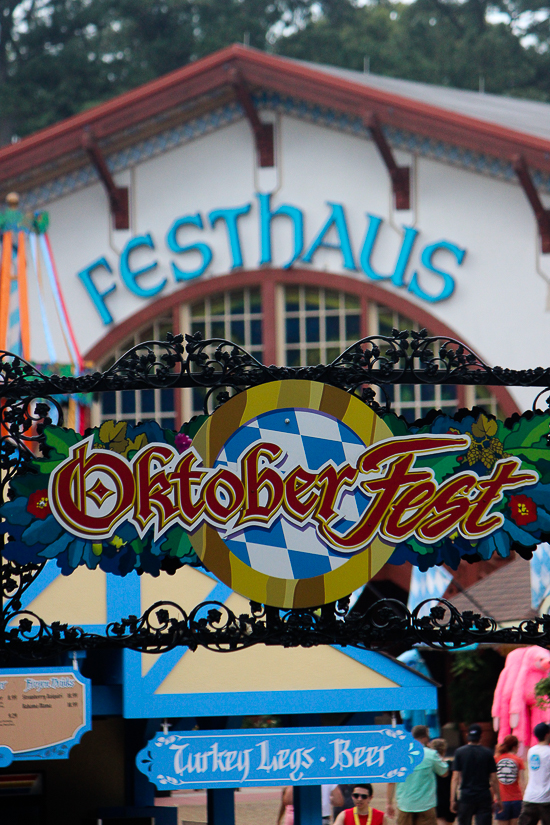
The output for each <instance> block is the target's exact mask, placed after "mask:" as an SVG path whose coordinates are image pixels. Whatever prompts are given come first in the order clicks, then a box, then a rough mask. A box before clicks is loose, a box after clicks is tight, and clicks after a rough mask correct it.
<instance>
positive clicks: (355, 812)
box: [353, 805, 372, 825]
mask: <svg viewBox="0 0 550 825" xmlns="http://www.w3.org/2000/svg"><path fill="white" fill-rule="evenodd" d="M353 818H354V819H355V825H361V823H360V822H359V814H358V813H357V808H356V807H355V808H354V809H353ZM371 823H372V808H371V807H370V805H369V813H368V816H367V825H371Z"/></svg>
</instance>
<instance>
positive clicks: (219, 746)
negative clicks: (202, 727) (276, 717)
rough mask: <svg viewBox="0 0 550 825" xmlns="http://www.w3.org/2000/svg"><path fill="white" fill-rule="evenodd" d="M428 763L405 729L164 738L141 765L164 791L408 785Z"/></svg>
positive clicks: (140, 756) (291, 730)
mask: <svg viewBox="0 0 550 825" xmlns="http://www.w3.org/2000/svg"><path fill="white" fill-rule="evenodd" d="M423 758H424V752H423V749H422V745H420V744H419V743H418V742H417V741H416V740H415V739H413V737H412V736H411V735H410V733H408V732H407V731H405V730H404V728H403V727H401V726H398V727H393V728H392V727H370V726H369V727H349V728H278V729H276V730H265V729H262V730H247V731H234V730H233V731H207V732H205V731H189V732H188V731H185V732H182V733H177V732H173V733H170V734H161V733H159V734H157V736H156V737H155V738H154V739H152V740H151V741H150V742H149V744H148V745H147V747H145V748H144V749H143V750H141V751H140V752H139V753H138V755H137V757H136V764H137V767H138V768H139V770H140V771H142V773H144V774H145V775H146V776H147V778H148V779H149V780H150V781H151V782H153V783H154V784H155V785H156V786H157V788H161V789H165V790H166V789H167V788H168V787H173V788H175V787H177V788H186V787H191V788H227V787H230V788H238V787H245V786H254V785H288V784H292V785H321V784H322V783H324V782H327V783H328V782H341V781H342V780H344V779H345V780H348V781H349V780H351V781H353V780H354V779H356V780H362V781H366V780H368V781H369V782H389V781H391V782H403V781H404V780H405V778H406V777H407V775H408V774H409V773H411V771H412V770H413V769H414V768H415V767H416V765H418V764H420V762H421V761H422V759H423Z"/></svg>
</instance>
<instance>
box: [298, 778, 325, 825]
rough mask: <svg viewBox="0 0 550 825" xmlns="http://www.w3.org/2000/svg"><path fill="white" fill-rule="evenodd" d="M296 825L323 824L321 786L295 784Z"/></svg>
mask: <svg viewBox="0 0 550 825" xmlns="http://www.w3.org/2000/svg"><path fill="white" fill-rule="evenodd" d="M293 794H294V825H321V821H322V809H321V786H320V785H295V786H294V789H293Z"/></svg>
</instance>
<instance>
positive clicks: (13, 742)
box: [0, 667, 92, 768]
mask: <svg viewBox="0 0 550 825" xmlns="http://www.w3.org/2000/svg"><path fill="white" fill-rule="evenodd" d="M90 698H91V697H90V680H89V679H86V678H85V677H84V676H81V674H80V673H79V672H78V671H77V670H72V669H71V668H66V667H65V668H60V667H54V668H43V667H37V668H18V669H11V668H10V669H6V670H2V671H0V767H2V768H4V767H6V766H7V765H10V764H11V763H12V762H14V761H26V760H29V759H68V758H69V751H70V750H71V748H72V747H73V745H76V744H78V742H79V741H80V739H81V737H82V735H83V734H84V733H86V731H88V730H91V727H92V711H91V701H90Z"/></svg>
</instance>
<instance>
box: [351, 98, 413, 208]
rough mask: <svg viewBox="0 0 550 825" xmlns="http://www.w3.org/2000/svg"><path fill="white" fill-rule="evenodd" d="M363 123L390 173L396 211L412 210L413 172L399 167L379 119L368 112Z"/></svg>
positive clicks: (408, 168) (406, 167) (404, 167)
mask: <svg viewBox="0 0 550 825" xmlns="http://www.w3.org/2000/svg"><path fill="white" fill-rule="evenodd" d="M363 121H364V123H365V126H366V127H367V128H368V130H369V132H370V133H371V137H372V139H373V141H374V143H375V145H376V148H377V149H378V151H379V153H380V156H381V158H382V160H383V161H384V164H385V166H386V169H387V170H388V172H389V173H390V178H391V182H392V189H393V195H394V198H395V208H396V209H410V208H411V170H410V167H409V166H398V165H397V163H396V160H395V158H394V156H393V152H392V150H391V146H390V144H389V143H388V141H387V139H386V136H385V134H384V132H383V131H382V127H381V126H380V123H379V121H378V118H377V117H376V115H375V114H373V113H372V112H368V113H367V114H366V115H365V116H364V117H363Z"/></svg>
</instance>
